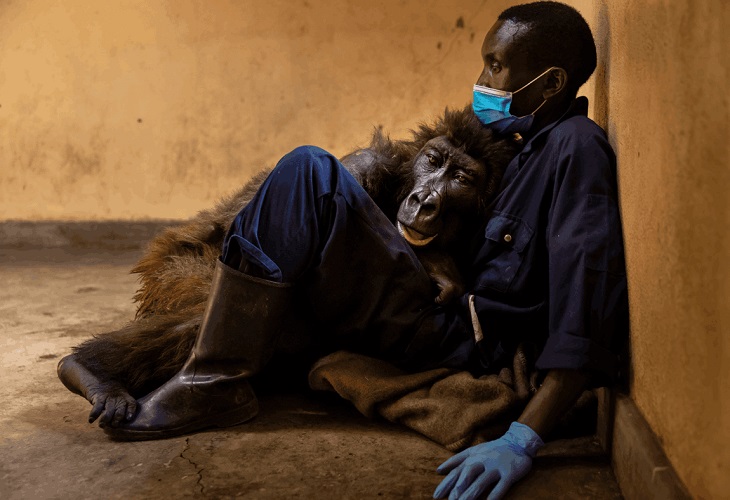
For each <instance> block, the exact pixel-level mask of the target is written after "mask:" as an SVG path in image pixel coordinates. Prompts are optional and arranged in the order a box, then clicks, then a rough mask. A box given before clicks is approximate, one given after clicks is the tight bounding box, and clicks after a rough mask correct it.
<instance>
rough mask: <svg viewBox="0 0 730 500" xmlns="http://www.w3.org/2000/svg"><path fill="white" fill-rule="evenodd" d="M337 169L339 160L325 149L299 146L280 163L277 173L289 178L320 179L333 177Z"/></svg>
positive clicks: (277, 166)
mask: <svg viewBox="0 0 730 500" xmlns="http://www.w3.org/2000/svg"><path fill="white" fill-rule="evenodd" d="M337 168H339V161H338V160H337V158H335V157H334V156H333V155H332V154H330V153H328V152H327V151H325V150H324V149H322V148H319V147H317V146H299V147H298V148H296V149H294V150H292V151H291V152H290V153H288V154H287V155H285V156H284V157H283V158H282V159H281V160H280V161H279V163H278V164H277V165H276V169H275V173H279V174H280V175H281V174H284V175H286V176H287V177H294V176H301V175H304V176H305V177H315V178H319V177H322V176H325V177H330V176H332V175H333V174H334V173H335V171H336V169H337ZM277 171H278V172H277Z"/></svg>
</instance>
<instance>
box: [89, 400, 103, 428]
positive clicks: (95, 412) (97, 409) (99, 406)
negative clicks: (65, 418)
mask: <svg viewBox="0 0 730 500" xmlns="http://www.w3.org/2000/svg"><path fill="white" fill-rule="evenodd" d="M105 403H106V398H98V399H96V400H95V401H94V402H93V403H92V404H93V405H94V407H93V408H92V409H91V412H90V413H89V423H90V424H93V423H94V420H96V419H97V418H99V415H101V412H102V411H104V406H105Z"/></svg>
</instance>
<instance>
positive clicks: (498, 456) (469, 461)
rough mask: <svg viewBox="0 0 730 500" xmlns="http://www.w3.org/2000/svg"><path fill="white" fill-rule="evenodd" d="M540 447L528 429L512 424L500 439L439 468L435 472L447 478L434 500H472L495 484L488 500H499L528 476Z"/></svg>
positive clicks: (540, 441) (434, 494) (535, 437)
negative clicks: (446, 499)
mask: <svg viewBox="0 0 730 500" xmlns="http://www.w3.org/2000/svg"><path fill="white" fill-rule="evenodd" d="M542 445H543V442H542V439H540V436H538V435H537V434H536V433H535V431H533V430H532V429H530V427H528V426H526V425H524V424H521V423H519V422H512V425H511V426H510V428H509V430H508V431H507V432H506V433H505V435H504V436H502V437H501V438H499V439H496V440H494V441H489V442H488V443H482V444H478V445H476V446H472V447H471V448H467V449H466V450H464V451H462V452H461V453H458V454H456V455H454V456H453V457H451V458H450V459H448V460H447V461H446V462H444V463H443V464H441V465H440V466H439V468H438V469H437V472H438V473H439V474H446V473H447V472H448V473H449V475H448V476H446V478H445V479H444V480H443V481H441V484H439V485H438V487H437V488H436V491H434V493H433V497H434V498H447V495H448V498H449V500H456V499H461V500H471V499H474V498H478V497H480V496H481V495H482V494H483V493H484V492H486V491H487V489H488V488H489V487H490V486H491V485H492V484H494V483H497V485H496V486H495V487H494V488H493V489H492V492H491V493H490V494H489V497H488V500H496V499H499V498H502V497H504V495H505V494H506V493H507V490H508V489H509V487H510V486H512V484H514V483H515V482H517V481H519V480H520V479H522V478H523V477H524V476H525V475H526V474H527V473H528V472H530V469H531V468H532V458H533V457H534V456H535V453H537V450H538V449H539V448H540V447H541V446H542Z"/></svg>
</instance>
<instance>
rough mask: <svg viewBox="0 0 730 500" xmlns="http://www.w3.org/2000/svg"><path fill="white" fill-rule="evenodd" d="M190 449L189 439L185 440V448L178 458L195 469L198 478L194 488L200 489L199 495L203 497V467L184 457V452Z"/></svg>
mask: <svg viewBox="0 0 730 500" xmlns="http://www.w3.org/2000/svg"><path fill="white" fill-rule="evenodd" d="M189 449H190V438H185V448H183V450H182V451H181V452H180V458H182V459H183V460H185V461H187V462H188V463H189V464H190V465H192V466H193V467H195V474H196V475H197V476H198V480H197V481H196V482H195V486H197V487H198V488H199V489H200V494H201V495H203V496H205V486H204V485H203V471H204V470H205V468H204V467H200V466H199V465H198V464H197V463H195V462H193V461H192V460H191V459H190V458H188V457H186V456H185V452H186V451H188V450H189Z"/></svg>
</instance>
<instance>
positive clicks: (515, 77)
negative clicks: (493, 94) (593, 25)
mask: <svg viewBox="0 0 730 500" xmlns="http://www.w3.org/2000/svg"><path fill="white" fill-rule="evenodd" d="M482 58H483V60H484V69H483V70H482V73H481V75H480V76H479V79H478V80H477V83H478V84H479V85H483V86H485V87H492V88H496V89H501V90H507V91H511V92H514V91H516V90H518V89H520V88H521V87H522V86H524V85H525V84H527V83H528V82H530V81H531V80H533V79H534V78H535V77H537V76H538V75H540V73H542V72H545V71H546V70H548V69H549V68H553V69H551V70H550V71H547V72H546V73H545V74H544V75H543V76H541V77H540V78H539V79H538V80H537V81H535V82H534V83H533V84H531V85H529V86H528V87H526V88H525V89H524V90H522V91H521V92H518V93H517V94H515V95H514V97H513V101H512V106H511V110H510V111H511V113H512V114H514V115H516V116H522V115H527V114H530V113H532V112H533V111H535V109H536V108H537V106H539V105H540V104H541V103H542V102H543V101H544V100H545V99H549V101H548V102H549V103H550V104H552V105H547V104H546V108H548V109H546V110H545V111H548V110H549V109H550V108H552V109H555V107H556V106H555V105H556V104H558V103H559V102H561V103H564V102H565V101H566V99H572V98H573V97H575V95H576V93H577V91H578V88H579V87H580V86H581V85H583V84H584V83H585V82H586V80H588V78H589V77H590V75H591V74H592V73H593V70H594V69H595V67H596V46H595V43H594V41H593V36H592V35H591V30H590V28H589V27H588V24H587V23H586V21H585V20H584V19H583V17H582V16H581V15H580V14H579V13H578V11H576V10H575V9H573V8H572V7H570V6H567V5H564V4H561V3H558V2H535V3H530V4H523V5H516V6H514V7H510V8H508V9H507V10H505V11H504V12H502V13H501V14H500V15H499V18H498V20H497V22H496V23H495V24H494V26H492V28H491V29H490V30H489V32H488V33H487V35H486V37H485V38H484V43H483V45H482ZM551 98H552V99H551ZM551 101H552V102H551Z"/></svg>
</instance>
